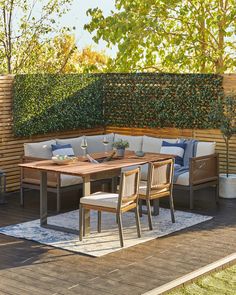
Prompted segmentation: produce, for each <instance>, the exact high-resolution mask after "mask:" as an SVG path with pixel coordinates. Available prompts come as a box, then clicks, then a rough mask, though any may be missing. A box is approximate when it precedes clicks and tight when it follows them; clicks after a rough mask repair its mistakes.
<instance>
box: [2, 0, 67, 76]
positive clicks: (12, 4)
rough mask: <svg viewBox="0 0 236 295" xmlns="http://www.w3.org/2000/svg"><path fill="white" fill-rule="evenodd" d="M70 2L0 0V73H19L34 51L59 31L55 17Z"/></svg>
mask: <svg viewBox="0 0 236 295" xmlns="http://www.w3.org/2000/svg"><path fill="white" fill-rule="evenodd" d="M70 3H71V0H0V15H1V17H0V59H1V60H0V61H1V62H0V72H2V73H9V74H11V73H15V74H16V73H19V72H22V68H24V67H25V65H26V64H27V63H30V59H31V57H32V56H33V54H35V52H36V51H38V50H39V49H40V47H41V46H43V45H44V44H45V43H46V42H47V41H48V38H49V37H51V36H52V34H53V33H54V34H55V33H56V32H58V20H59V18H60V17H61V16H62V15H63V14H64V13H66V12H67V10H68V8H69V4H70ZM37 58H38V59H40V56H39V55H38V56H37Z"/></svg>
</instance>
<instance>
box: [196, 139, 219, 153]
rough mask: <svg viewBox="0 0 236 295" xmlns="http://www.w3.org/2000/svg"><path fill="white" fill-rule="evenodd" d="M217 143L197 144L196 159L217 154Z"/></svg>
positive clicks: (201, 142)
mask: <svg viewBox="0 0 236 295" xmlns="http://www.w3.org/2000/svg"><path fill="white" fill-rule="evenodd" d="M215 147H216V143H215V142H203V141H199V142H198V143H197V151H196V157H202V156H208V155H212V154H214V153H215Z"/></svg>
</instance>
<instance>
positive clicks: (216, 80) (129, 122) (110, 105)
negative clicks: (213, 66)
mask: <svg viewBox="0 0 236 295" xmlns="http://www.w3.org/2000/svg"><path fill="white" fill-rule="evenodd" d="M222 80H223V78H222V77H221V76H219V75H213V74H205V75H204V74H153V73H139V74H108V75H107V76H106V79H105V91H104V95H105V102H106V103H105V104H104V106H105V120H106V124H107V125H112V126H123V127H124V126H129V127H176V128H215V127H217V122H213V121H212V120H211V119H210V118H211V117H210V113H211V111H212V109H211V108H212V107H211V106H212V103H213V102H214V101H215V100H216V99H218V98H221V97H222V96H223V87H222Z"/></svg>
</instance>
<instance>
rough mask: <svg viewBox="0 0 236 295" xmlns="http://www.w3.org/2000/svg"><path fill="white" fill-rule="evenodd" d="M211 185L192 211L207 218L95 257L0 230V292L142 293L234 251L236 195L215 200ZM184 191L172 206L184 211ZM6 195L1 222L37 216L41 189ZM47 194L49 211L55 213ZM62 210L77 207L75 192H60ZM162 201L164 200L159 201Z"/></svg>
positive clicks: (11, 294)
mask: <svg viewBox="0 0 236 295" xmlns="http://www.w3.org/2000/svg"><path fill="white" fill-rule="evenodd" d="M213 200H214V198H213V190H211V189H206V190H203V191H200V192H197V194H196V202H195V205H196V210H195V211H196V212H198V213H201V214H208V215H213V216H214V218H213V219H212V220H210V221H208V222H205V223H202V224H198V225H195V226H193V227H191V228H188V229H185V230H182V231H179V232H176V233H173V234H171V235H169V236H166V237H162V238H159V239H156V240H151V241H148V242H146V243H143V244H139V245H136V246H134V247H131V248H127V249H123V250H121V251H118V252H114V253H111V254H109V255H106V256H103V257H100V258H93V257H88V256H85V255H80V254H75V253H72V252H68V251H64V250H61V249H55V248H52V247H50V246H46V245H41V244H38V243H35V242H31V241H26V240H23V239H16V238H12V237H8V236H5V235H0V295H1V294H6V295H7V294H8V295H18V294H36V295H42V294H45V295H47V294H50V295H52V294H54V295H56V294H58V295H60V294H69V295H70V294H82V295H83V294H86V295H90V294H93V295H100V294H104V295H106V294H107V295H109V294H117V295H119V294H131V295H132V294H142V293H144V292H145V291H148V290H150V289H152V288H155V287H158V286H161V285H163V284H165V283H168V282H169V281H171V280H174V279H176V278H178V277H180V276H182V275H185V274H187V273H189V272H191V271H194V270H196V269H198V268H200V267H203V266H205V265H207V264H209V263H212V262H214V261H216V260H218V259H220V258H223V257H224V256H226V255H229V254H231V253H233V252H235V243H236V214H235V212H236V200H223V199H221V200H220V206H219V207H216V205H215V204H214V202H213ZM187 201H188V198H187V196H186V193H185V192H184V193H183V192H181V193H180V192H178V195H176V197H175V203H176V208H177V209H180V210H187V208H188V202H187ZM25 202H26V207H25V208H21V207H20V205H19V193H12V194H10V195H8V204H7V205H4V206H3V205H2V206H0V226H5V225H9V224H14V223H19V222H25V221H29V220H33V219H36V218H39V194H38V192H36V191H29V192H27V193H26V198H25ZM55 203H56V202H55V197H54V196H53V195H52V196H49V204H48V207H49V213H53V212H55V211H54V210H55V208H56V204H55ZM62 205H63V209H64V211H68V210H74V209H76V208H78V197H77V196H76V195H74V196H73V194H72V195H65V196H63V200H62ZM162 205H164V206H165V202H164V203H163V204H162Z"/></svg>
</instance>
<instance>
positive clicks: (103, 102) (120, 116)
mask: <svg viewBox="0 0 236 295" xmlns="http://www.w3.org/2000/svg"><path fill="white" fill-rule="evenodd" d="M222 79H223V78H222V77H221V76H219V75H213V74H205V75H203V74H154V73H138V74H118V73H117V74H116V73H114V74H112V73H111V74H78V75H76V74H73V75H72V74H71V75H68V74H67V75H49V74H47V75H17V76H16V77H15V81H14V100H13V102H14V103H13V117H14V132H15V134H16V135H17V136H30V135H34V134H43V133H48V132H54V131H61V130H69V129H76V128H93V127H96V126H103V125H111V126H127V127H176V128H215V127H218V126H217V122H213V121H211V119H210V117H211V116H210V113H211V111H212V109H211V105H212V104H213V102H215V100H217V99H219V98H221V97H222V96H223V87H222Z"/></svg>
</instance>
